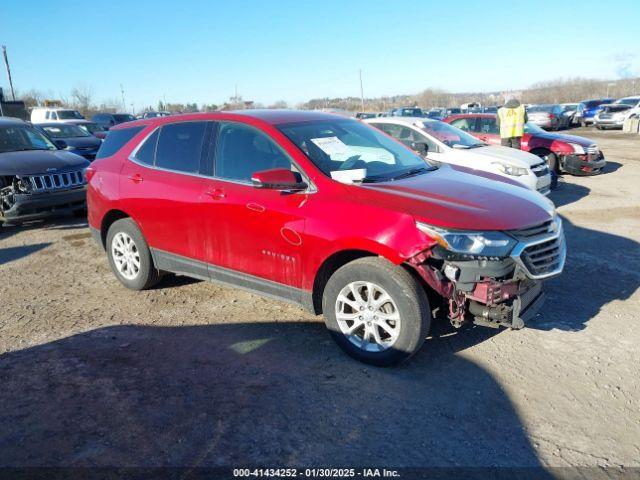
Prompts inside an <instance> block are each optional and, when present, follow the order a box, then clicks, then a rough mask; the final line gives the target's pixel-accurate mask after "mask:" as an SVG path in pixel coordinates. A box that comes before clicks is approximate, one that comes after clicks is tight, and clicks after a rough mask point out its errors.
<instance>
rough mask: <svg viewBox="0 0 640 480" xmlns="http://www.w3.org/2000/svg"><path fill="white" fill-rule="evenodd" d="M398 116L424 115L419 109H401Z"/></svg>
mask: <svg viewBox="0 0 640 480" xmlns="http://www.w3.org/2000/svg"><path fill="white" fill-rule="evenodd" d="M398 115H400V116H402V117H422V116H423V115H424V114H423V113H422V109H421V108H401V109H399V112H398Z"/></svg>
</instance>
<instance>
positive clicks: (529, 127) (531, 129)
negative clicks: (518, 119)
mask: <svg viewBox="0 0 640 480" xmlns="http://www.w3.org/2000/svg"><path fill="white" fill-rule="evenodd" d="M524 133H547V132H546V131H545V130H543V129H542V128H540V127H539V126H537V125H536V124H535V123H525V124H524Z"/></svg>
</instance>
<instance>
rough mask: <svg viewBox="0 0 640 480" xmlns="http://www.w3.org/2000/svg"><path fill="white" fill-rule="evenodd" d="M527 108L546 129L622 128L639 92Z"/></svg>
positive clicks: (440, 113) (438, 112)
mask: <svg viewBox="0 0 640 480" xmlns="http://www.w3.org/2000/svg"><path fill="white" fill-rule="evenodd" d="M498 108H500V107H498V106H488V107H482V106H481V105H480V104H479V103H477V102H472V103H467V104H464V105H462V107H460V108H457V107H452V108H431V109H429V110H427V111H425V110H423V109H422V108H419V107H415V106H414V107H399V108H392V109H390V110H388V111H387V112H359V113H357V114H356V118H358V119H361V120H365V119H369V118H378V117H408V118H430V119H433V120H443V119H445V118H446V117H449V116H451V115H459V114H481V113H486V114H496V113H497V112H498ZM526 109H527V115H528V118H529V122H530V123H531V124H534V125H537V126H538V127H540V128H543V129H545V130H552V131H558V130H563V129H567V128H570V127H572V126H575V125H581V126H587V125H595V126H596V128H598V129H607V128H622V125H623V124H624V121H625V120H626V119H627V118H629V117H631V116H640V96H633V97H625V98H621V99H619V100H615V99H613V98H599V99H591V100H583V101H582V102H579V103H562V104H560V103H550V104H539V105H531V104H529V105H527V106H526Z"/></svg>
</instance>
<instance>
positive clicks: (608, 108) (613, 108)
mask: <svg viewBox="0 0 640 480" xmlns="http://www.w3.org/2000/svg"><path fill="white" fill-rule="evenodd" d="M630 108H631V105H627V104H625V103H618V104H615V105H605V106H604V107H602V111H603V112H623V111H625V110H629V109H630Z"/></svg>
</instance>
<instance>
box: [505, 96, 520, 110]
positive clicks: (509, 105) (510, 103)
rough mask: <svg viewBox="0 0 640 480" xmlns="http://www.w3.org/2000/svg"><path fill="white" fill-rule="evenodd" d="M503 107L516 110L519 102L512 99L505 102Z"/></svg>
mask: <svg viewBox="0 0 640 480" xmlns="http://www.w3.org/2000/svg"><path fill="white" fill-rule="evenodd" d="M504 106H505V107H506V108H518V107H519V106H520V102H519V101H518V100H517V99H515V98H512V99H511V100H509V101H507V103H505V104H504Z"/></svg>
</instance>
